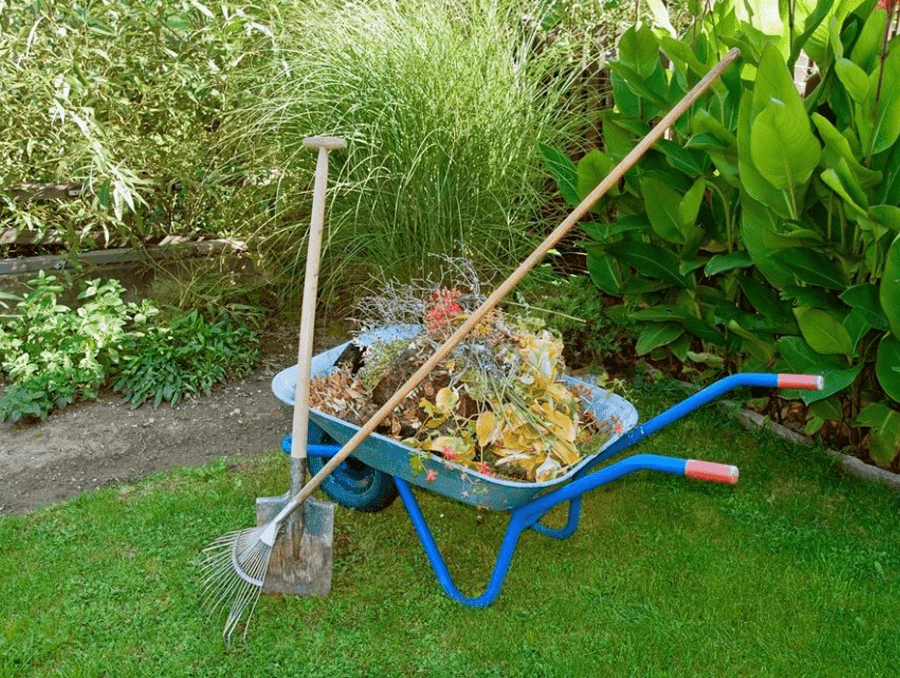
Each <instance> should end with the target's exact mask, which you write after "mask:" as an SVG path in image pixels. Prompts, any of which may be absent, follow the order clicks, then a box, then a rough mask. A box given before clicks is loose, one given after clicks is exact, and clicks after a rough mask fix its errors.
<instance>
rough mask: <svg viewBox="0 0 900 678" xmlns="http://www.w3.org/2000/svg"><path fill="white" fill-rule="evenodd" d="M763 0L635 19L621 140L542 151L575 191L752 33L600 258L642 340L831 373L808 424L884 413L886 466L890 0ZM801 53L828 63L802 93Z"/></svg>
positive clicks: (895, 321) (654, 163)
mask: <svg viewBox="0 0 900 678" xmlns="http://www.w3.org/2000/svg"><path fill="white" fill-rule="evenodd" d="M763 4H764V5H766V7H768V9H765V8H763V9H761V10H760V11H758V12H756V13H755V14H754V15H753V16H752V17H751V18H749V19H748V18H747V17H746V12H745V10H744V8H743V5H742V4H740V3H733V2H731V1H730V0H725V1H723V2H719V3H717V4H716V5H715V6H714V7H713V8H712V10H711V11H708V12H706V13H704V14H703V15H702V16H700V17H698V20H697V22H696V24H695V26H694V28H693V29H692V30H691V31H689V32H688V34H686V35H685V36H684V37H683V38H682V39H676V38H675V37H673V36H672V35H670V34H669V33H668V32H666V31H663V30H658V31H654V30H652V29H651V28H649V27H647V26H641V27H633V28H631V29H629V30H628V31H626V32H625V34H624V35H623V36H622V39H621V41H620V43H619V59H618V61H617V62H616V63H613V64H611V66H610V67H611V69H612V81H613V89H614V94H615V104H616V105H615V109H613V110H610V111H608V112H605V113H604V116H603V140H604V149H603V150H599V149H595V150H592V151H591V152H590V153H588V154H587V155H586V156H584V157H583V158H581V159H580V161H579V163H578V164H577V166H576V165H575V164H573V163H571V162H570V161H568V159H567V158H566V157H565V156H564V155H563V154H561V153H559V152H558V151H555V150H553V149H550V148H547V149H545V157H546V158H547V160H548V161H549V162H550V166H551V167H552V171H553V172H554V174H555V176H556V178H557V179H558V181H559V184H560V187H561V189H562V192H563V195H564V196H565V197H566V199H567V200H568V201H569V202H572V203H575V202H577V201H578V200H579V198H580V197H582V196H584V195H586V194H587V193H588V192H589V191H590V189H592V188H593V187H594V186H595V185H596V184H597V183H598V182H599V180H600V179H602V178H603V176H605V175H606V173H607V172H608V171H609V169H610V168H611V166H612V164H613V163H614V162H615V161H617V160H619V159H621V158H622V157H623V156H624V155H625V153H626V152H627V151H629V150H630V149H631V148H632V146H633V145H634V144H635V143H636V141H637V140H638V139H639V138H640V137H641V136H643V134H645V133H646V131H647V130H648V128H649V125H650V123H652V121H653V119H654V118H655V117H656V116H658V115H659V113H660V111H662V110H665V109H668V108H670V107H671V106H672V105H673V104H674V103H675V101H677V100H678V99H679V98H680V97H681V96H682V95H683V93H684V92H686V91H687V89H688V88H689V87H690V86H691V85H693V84H694V83H695V82H696V81H697V80H698V79H699V78H700V77H701V76H702V74H704V73H706V72H707V71H708V70H709V69H710V68H711V67H712V65H713V64H714V63H715V62H716V61H717V60H718V59H719V58H720V56H721V55H722V54H723V53H724V51H725V50H726V49H727V48H729V47H732V46H735V45H739V46H740V47H741V49H742V57H741V61H740V62H739V63H738V64H736V65H735V66H733V67H732V68H731V70H730V71H729V72H728V73H726V74H725V75H724V76H723V78H722V80H721V82H719V83H717V84H716V85H715V86H714V87H713V89H712V90H711V92H710V93H709V94H708V95H707V96H705V97H704V98H703V100H702V101H700V102H699V103H698V104H696V105H695V106H694V108H693V109H692V111H691V114H689V115H687V116H684V117H683V118H682V119H681V120H680V121H679V122H678V123H676V125H675V126H674V127H673V131H672V139H671V140H668V141H663V142H660V143H659V144H658V145H657V146H656V147H655V149H654V150H653V151H651V152H650V153H649V154H648V155H647V156H646V157H645V159H644V160H643V161H642V162H641V163H640V165H639V167H637V168H636V169H634V170H632V171H631V172H630V173H629V174H628V175H627V177H626V180H625V182H624V184H623V185H622V186H621V187H620V188H621V190H620V191H618V192H613V193H611V194H610V195H609V197H608V198H606V199H605V200H604V201H602V203H601V204H599V205H598V206H597V207H596V208H595V214H596V216H597V221H596V223H593V224H589V225H588V226H587V227H586V230H587V232H588V234H589V236H590V238H591V243H590V244H589V245H588V251H589V260H588V268H589V271H590V274H591V276H592V278H593V280H594V282H595V283H596V284H597V285H598V286H599V287H600V289H602V290H603V291H604V292H606V293H608V294H613V295H620V296H623V297H625V298H626V299H628V301H629V304H630V308H631V312H630V318H631V320H632V321H633V322H635V323H638V324H639V325H640V326H641V327H642V331H641V334H640V336H639V338H638V341H637V351H638V353H640V354H650V355H654V354H656V353H658V352H660V351H668V352H671V353H672V354H674V355H676V356H677V357H678V358H679V359H681V360H682V361H688V360H692V361H704V360H706V359H707V357H708V356H714V355H715V354H718V355H719V356H721V355H724V356H727V357H728V359H729V360H731V361H733V362H737V363H742V364H743V367H744V368H745V369H757V368H762V369H776V370H786V371H795V372H822V373H824V374H825V377H826V379H825V383H826V389H825V391H823V392H820V393H813V392H809V393H805V394H803V395H802V397H803V399H804V400H805V401H806V402H807V403H808V404H809V405H810V414H811V417H812V419H811V421H810V427H809V430H815V429H816V428H817V427H818V426H821V425H822V424H823V422H824V421H825V420H841V421H845V422H846V421H853V422H855V423H856V424H857V425H859V426H862V427H868V428H869V437H868V448H869V452H870V454H871V456H872V457H873V458H874V459H875V460H876V461H878V462H879V463H881V464H884V465H887V464H889V463H890V462H891V461H892V460H893V459H894V458H895V457H896V456H897V455H898V452H900V412H898V411H897V409H898V407H897V403H898V402H900V339H898V337H900V315H898V313H900V282H898V280H900V237H898V236H897V231H898V230H900V206H898V205H900V143H898V137H900V90H898V89H897V88H896V86H894V84H895V83H896V82H897V81H898V79H900V46H898V45H900V43H898V39H897V38H894V39H889V37H890V36H889V33H887V32H886V30H888V28H889V26H888V25H889V22H888V14H887V11H886V10H884V9H883V8H874V2H873V1H870V2H856V3H842V4H836V3H831V2H829V1H828V0H823V1H822V2H820V3H819V4H818V5H817V6H815V7H808V6H806V5H802V4H801V3H790V4H791V7H790V10H791V11H790V12H788V13H787V14H785V13H781V14H779V12H778V6H777V4H776V3H774V2H766V3H763ZM770 5H771V7H770ZM742 14H743V17H744V18H743V19H742V18H741V15H742ZM801 50H803V51H805V53H806V54H808V55H809V57H810V59H812V61H813V62H814V64H815V65H816V69H817V75H816V76H815V78H814V79H811V80H810V81H809V82H802V83H801V85H802V86H801V89H802V90H803V91H802V92H801V93H798V88H797V87H796V85H795V82H794V78H793V76H792V71H793V68H794V65H795V62H796V61H797V59H798V58H799V57H800V55H801ZM663 55H664V56H665V58H666V59H667V64H670V65H666V64H664V63H663V60H662V58H663ZM888 83H891V84H888ZM873 373H874V376H875V379H871V378H870V377H869V375H872V374H873ZM867 377H869V378H867Z"/></svg>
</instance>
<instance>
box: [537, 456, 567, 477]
mask: <svg viewBox="0 0 900 678" xmlns="http://www.w3.org/2000/svg"><path fill="white" fill-rule="evenodd" d="M561 472H562V468H561V467H560V465H559V463H558V462H557V461H556V460H555V459H551V458H550V457H547V458H546V459H545V460H544V461H543V463H542V464H541V465H540V466H538V467H537V469H536V470H535V472H534V479H535V480H536V481H538V482H539V483H540V482H543V481H545V480H551V479H553V478H555V477H556V476H558V475H559V474H560V473H561Z"/></svg>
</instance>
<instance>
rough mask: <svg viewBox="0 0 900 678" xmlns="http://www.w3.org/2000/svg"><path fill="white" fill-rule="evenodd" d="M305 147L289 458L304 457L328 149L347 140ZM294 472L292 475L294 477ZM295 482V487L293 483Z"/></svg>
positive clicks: (298, 481)
mask: <svg viewBox="0 0 900 678" xmlns="http://www.w3.org/2000/svg"><path fill="white" fill-rule="evenodd" d="M303 145H304V146H305V147H306V148H310V149H313V150H318V152H319V155H318V158H317V159H316V179H315V184H314V185H313V204H312V213H311V215H310V226H309V238H308V240H309V244H308V249H307V253H306V275H305V276H304V278H303V306H302V308H301V311H300V341H299V342H298V345H297V383H296V384H295V386H294V418H293V425H292V427H291V458H292V459H299V460H305V459H306V444H307V425H308V423H309V376H310V362H311V360H312V351H313V335H314V331H315V317H316V291H317V287H318V280H319V260H320V255H321V252H322V233H323V231H324V230H325V192H326V187H327V184H328V152H329V151H332V150H335V149H340V148H345V147H346V146H347V142H346V141H344V140H343V139H341V138H339V137H308V138H306V139H304V140H303ZM294 476H296V477H294ZM291 484H292V488H291V491H292V492H296V491H297V490H299V489H300V487H299V485H302V484H303V467H302V465H300V466H299V467H298V468H297V469H296V470H294V469H292V479H291ZM294 485H296V487H293V486H294Z"/></svg>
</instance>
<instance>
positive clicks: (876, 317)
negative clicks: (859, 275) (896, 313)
mask: <svg viewBox="0 0 900 678" xmlns="http://www.w3.org/2000/svg"><path fill="white" fill-rule="evenodd" d="M839 296H840V298H841V301H843V302H844V303H846V304H849V305H850V306H851V307H852V308H854V309H856V310H857V311H859V312H860V313H862V314H863V315H864V316H865V318H866V321H867V322H868V323H869V324H870V325H871V326H872V327H874V328H875V329H878V330H886V329H888V328H889V327H890V326H889V325H888V320H887V316H886V315H885V314H884V311H883V310H882V309H881V302H880V301H879V300H878V286H877V285H873V284H872V283H866V284H863V285H854V286H853V287H850V288H848V289H846V290H845V291H844V292H842V293H841V294H840V295H839Z"/></svg>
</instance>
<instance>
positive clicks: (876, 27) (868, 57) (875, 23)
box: [850, 12, 887, 72]
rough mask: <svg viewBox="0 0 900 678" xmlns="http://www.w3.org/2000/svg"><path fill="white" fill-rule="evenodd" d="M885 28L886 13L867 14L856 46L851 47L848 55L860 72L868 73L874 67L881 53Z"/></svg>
mask: <svg viewBox="0 0 900 678" xmlns="http://www.w3.org/2000/svg"><path fill="white" fill-rule="evenodd" d="M886 26H887V12H872V13H871V14H869V17H868V19H866V23H865V24H864V25H863V29H862V31H861V32H860V34H859V38H858V39H857V40H856V44H855V45H853V51H852V52H851V53H850V58H851V59H852V60H853V61H854V62H855V63H857V64H859V66H860V70H862V71H865V72H869V71H871V70H872V69H873V67H874V66H875V61H876V59H877V58H878V55H879V54H880V52H881V43H882V40H883V39H884V30H885V28H886Z"/></svg>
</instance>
